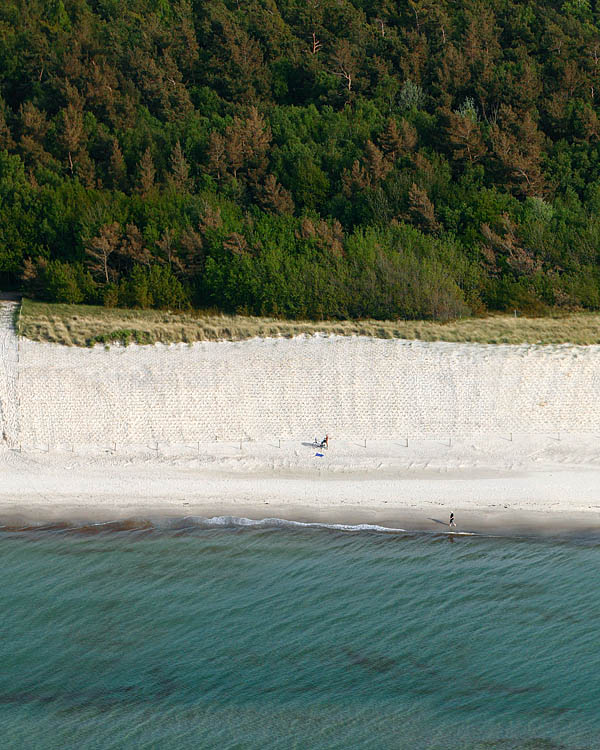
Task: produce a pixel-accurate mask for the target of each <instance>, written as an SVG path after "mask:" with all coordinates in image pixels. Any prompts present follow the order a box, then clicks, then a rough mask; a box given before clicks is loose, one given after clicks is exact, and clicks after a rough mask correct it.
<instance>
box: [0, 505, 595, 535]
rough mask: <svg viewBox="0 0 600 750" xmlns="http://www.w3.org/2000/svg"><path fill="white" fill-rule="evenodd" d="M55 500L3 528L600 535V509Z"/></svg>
mask: <svg viewBox="0 0 600 750" xmlns="http://www.w3.org/2000/svg"><path fill="white" fill-rule="evenodd" d="M48 511H49V509H48V507H47V506H46V507H44V506H36V505H29V506H27V507H20V508H18V507H13V508H12V509H11V510H10V511H8V510H7V508H6V507H5V506H4V504H3V506H2V508H1V509H0V531H4V532H15V533H21V532H25V531H36V530H38V529H39V530H44V529H48V530H63V529H64V530H72V531H77V530H78V529H85V530H88V531H89V527H92V526H97V527H99V528H98V531H102V530H103V529H102V528H101V527H102V526H107V527H112V526H114V527H115V528H114V529H111V528H107V530H116V531H123V530H128V531H134V530H144V529H148V528H153V529H164V530H167V529H172V530H181V529H183V528H186V527H194V526H198V527H206V528H209V527H212V528H219V527H221V528H233V527H236V528H242V527H248V528H251V527H253V526H256V527H260V528H276V527H280V526H281V527H285V526H289V527H291V528H293V527H294V525H295V524H298V527H299V528H301V527H305V528H316V529H318V528H321V529H324V530H326V529H332V530H344V531H349V532H351V531H356V532H361V531H366V532H369V531H371V532H380V533H385V532H387V533H398V534H412V533H414V534H432V535H454V534H456V535H457V536H461V535H463V536H464V535H469V536H471V535H473V536H499V537H535V538H543V537H569V536H577V537H579V536H584V537H585V536H589V537H594V538H600V512H577V513H571V512H565V511H553V512H550V513H548V512H544V511H537V512H536V511H523V510H517V511H514V512H513V511H508V512H507V511H504V512H502V511H489V510H481V511H473V510H466V511H462V510H460V509H459V510H457V511H456V517H457V527H456V528H454V529H450V528H449V527H448V525H447V522H446V521H443V520H442V518H445V517H446V509H443V513H439V512H438V513H435V512H428V511H425V510H419V509H413V510H410V511H409V510H399V511H398V512H394V511H391V512H390V511H381V510H380V509H377V508H364V507H352V506H350V507H346V508H344V509H340V508H339V507H324V508H321V509H315V508H314V507H308V506H301V505H285V506H282V505H279V506H278V505H271V504H268V505H263V506H251V505H244V506H239V505H234V506H232V505H225V504H222V505H197V504H190V505H189V506H185V507H183V508H182V511H183V512H181V513H179V514H176V513H175V512H174V511H175V508H174V507H173V505H148V506H145V507H140V506H139V505H135V506H129V505H127V504H123V505H121V506H118V507H112V508H111V509H110V511H109V509H108V508H103V509H102V510H100V509H99V508H98V507H97V506H96V507H88V508H87V509H86V510H85V511H84V510H83V508H82V506H81V505H71V504H67V503H65V504H62V503H61V504H57V505H54V506H53V507H52V510H51V512H48Z"/></svg>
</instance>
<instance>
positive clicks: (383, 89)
mask: <svg viewBox="0 0 600 750" xmlns="http://www.w3.org/2000/svg"><path fill="white" fill-rule="evenodd" d="M599 111H600V8H598V7H597V4H596V3H595V2H591V1H589V0H566V1H565V2H560V1H559V2H548V1H545V2H542V0H485V1H482V2H480V1H479V0H455V2H449V1H448V0H406V1H403V0H395V1H394V0H277V1H276V0H3V2H2V4H1V5H0V288H13V289H15V288H18V289H23V290H24V291H25V292H26V293H28V294H29V295H31V296H34V297H37V298H39V299H46V300H51V301H59V302H72V303H81V302H85V303H93V304H103V305H106V306H111V307H112V306H127V307H141V308H147V307H157V308H170V309H186V308H190V307H202V308H207V307H210V308H215V309H220V310H224V311H229V312H243V313H247V314H258V315H275V316H282V317H291V318H299V317H308V318H316V319H319V318H326V317H328V318H362V317H374V318H399V317H401V318H434V319H442V320H444V319H449V318H453V317H457V316H461V315H469V314H479V313H483V312H485V311H486V310H508V309H510V310H512V309H513V308H516V309H519V310H521V311H523V312H528V313H543V312H545V311H548V310H553V309H556V308H564V309H578V308H584V309H585V308H587V309H598V308H600V117H599V114H598V113H599Z"/></svg>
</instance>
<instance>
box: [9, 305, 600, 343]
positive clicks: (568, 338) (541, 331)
mask: <svg viewBox="0 0 600 750" xmlns="http://www.w3.org/2000/svg"><path fill="white" fill-rule="evenodd" d="M17 327H18V332H19V334H20V335H21V336H25V337H27V338H29V339H33V340H34V341H49V342H53V343H57V344H66V345H68V346H93V345H94V344H98V343H100V344H106V345H109V344H111V343H120V344H125V345H127V344H130V343H138V344H153V343H156V342H162V343H165V344H168V343H179V342H184V343H192V342H194V341H223V340H226V341H241V340H244V339H249V338H253V337H255V336H260V337H282V336H283V337H291V336H297V335H299V334H303V333H305V334H314V333H324V334H338V335H342V336H354V335H358V336H372V337H375V338H383V339H392V338H400V339H419V340H421V341H463V342H476V343H482V344H565V343H570V344H600V315H599V314H596V313H572V314H567V315H562V316H555V317H543V318H523V317H519V318H515V317H512V316H508V315H493V316H489V317H485V318H464V319H461V320H456V321H452V322H450V323H437V322H434V321H424V320H417V321H403V320H400V321H378V320H356V321H352V320H350V321H319V322H313V321H293V320H277V319H275V318H253V317H244V316H239V315H232V316H229V315H222V314H217V313H208V312H188V313H174V312H163V311H160V310H122V309H112V308H105V307H90V306H86V305H58V304H46V303H42V302H33V301H31V300H28V299H24V300H23V303H22V307H21V311H20V315H18V318H17Z"/></svg>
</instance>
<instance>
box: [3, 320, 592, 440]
mask: <svg viewBox="0 0 600 750" xmlns="http://www.w3.org/2000/svg"><path fill="white" fill-rule="evenodd" d="M11 335H12V336H13V337H14V334H11ZM8 340H9V344H8V345H6V347H5V348H6V352H7V353H6V354H3V359H4V358H6V362H7V366H6V367H5V368H4V370H7V371H8V370H10V367H13V366H12V365H11V366H10V367H9V366H8V357H9V354H10V353H11V352H12V351H13V349H12V347H13V344H12V338H11V337H10V336H9V337H8ZM11 356H12V354H11ZM14 368H17V371H16V372H17V376H18V377H17V378H15V377H13V376H12V375H11V372H14V371H15V370H14ZM4 370H3V376H2V377H3V378H4V381H3V382H4V383H5V385H3V386H2V388H3V390H2V391H0V393H5V395H4V397H3V399H4V400H3V403H5V402H6V403H8V404H9V406H8V407H6V406H5V407H4V412H3V413H4V414H5V416H3V424H4V425H5V426H4V430H5V431H6V432H7V434H8V435H9V437H10V439H12V440H14V441H17V442H22V444H23V445H24V446H25V445H34V446H35V445H61V444H111V443H112V442H114V441H116V442H119V443H121V444H122V443H131V444H137V443H144V442H148V441H156V440H159V441H166V442H170V443H173V444H175V443H182V442H186V441H195V440H214V439H215V437H218V438H219V439H228V440H236V439H239V438H242V437H244V438H249V439H259V438H261V437H264V436H279V437H286V436H294V437H297V436H305V437H306V436H308V437H311V438H312V437H313V432H314V431H315V430H318V429H324V430H327V431H329V433H330V434H333V435H336V436H338V437H341V436H361V437H381V438H387V437H395V436H398V437H399V436H405V435H416V436H418V435H436V434H438V435H439V434H446V435H447V434H454V435H457V436H460V435H469V434H471V433H487V432H490V433H492V432H493V433H497V432H501V431H504V432H544V431H548V430H558V431H560V430H562V431H586V430H593V429H595V428H596V427H597V426H598V424H599V423H600V347H598V346H589V347H574V346H554V347H541V346H504V345H503V346H493V345H479V344H451V343H441V342H440V343H425V342H415V341H400V340H379V339H370V338H359V337H337V336H331V337H324V336H314V337H298V338H294V339H254V340H250V341H244V342H236V343H232V342H224V343H212V342H211V343H208V342H205V343H197V344H194V345H192V346H188V345H183V344H181V345H172V346H164V345H156V346H149V347H139V346H130V347H127V348H122V347H113V348H111V349H110V350H106V349H104V348H102V347H96V348H94V349H78V348H70V347H61V346H57V345H53V344H41V343H35V342H31V341H28V340H24V339H23V340H21V342H20V360H19V362H18V364H16V363H15V365H14V367H13V370H11V371H10V372H9V373H8V375H6V374H4ZM10 383H13V384H14V386H10ZM15 386H16V387H17V389H18V392H17V393H15V392H14V390H13V391H12V392H11V391H10V387H13V388H14V387H15ZM15 409H16V414H15Z"/></svg>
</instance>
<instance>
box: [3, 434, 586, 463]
mask: <svg viewBox="0 0 600 750" xmlns="http://www.w3.org/2000/svg"><path fill="white" fill-rule="evenodd" d="M577 436H582V437H583V436H586V437H596V438H598V439H599V440H600V427H599V428H598V429H597V430H577V431H574V430H551V429H549V430H540V431H537V430H515V431H513V432H510V431H498V432H491V431H490V432H488V431H481V432H474V431H471V432H464V433H463V432H460V433H459V432H439V433H412V434H411V433H408V434H404V435H397V436H388V437H382V436H367V437H362V438H361V437H355V436H343V437H339V438H337V437H335V436H330V438H329V440H330V447H331V448H335V447H339V448H343V446H352V447H354V448H363V449H365V450H366V449H368V448H376V446H377V444H379V445H381V446H385V445H388V446H390V445H393V446H396V447H398V448H405V449H406V448H409V447H413V446H414V444H415V443H419V442H421V443H430V444H431V443H434V444H438V445H440V447H443V448H448V449H451V448H453V447H456V445H457V443H458V442H460V441H461V440H465V439H479V440H485V439H497V440H503V441H506V442H509V443H515V442H517V441H519V440H520V439H524V438H531V437H533V438H544V437H545V438H547V439H548V440H551V441H554V442H562V441H563V439H568V438H569V437H577ZM290 444H291V445H294V446H296V447H306V448H315V449H316V448H319V447H320V444H319V442H315V441H311V439H310V438H298V437H290V436H285V437H276V436H275V437H273V436H265V437H262V438H260V439H257V438H250V437H247V436H243V437H241V438H240V437H238V438H236V437H233V436H227V435H215V436H214V437H213V438H212V439H207V438H206V437H202V438H200V439H198V438H191V439H189V440H188V439H185V438H181V439H180V440H167V439H164V438H163V439H158V440H157V439H155V440H152V441H139V442H138V441H135V442H133V441H127V440H123V441H120V440H116V439H112V440H110V439H109V440H106V441H100V442H88V443H81V442H79V443H78V442H73V441H57V442H56V443H54V442H51V441H47V440H46V441H41V442H31V443H27V442H23V441H11V444H9V445H8V447H9V449H10V450H12V451H16V452H20V453H21V452H25V453H28V452H41V453H51V452H54V451H56V452H66V453H85V452H89V451H101V452H103V453H111V454H117V453H123V454H125V453H132V452H136V453H148V452H149V453H151V454H154V455H155V456H157V457H158V456H160V455H165V454H170V455H184V454H185V455H190V452H191V453H195V454H197V455H200V454H201V452H202V450H201V449H202V448H208V447H210V446H216V445H221V446H223V447H231V448H237V449H238V450H239V451H240V452H243V450H244V446H247V447H250V446H257V447H258V446H261V445H262V446H267V447H271V448H273V449H277V450H279V449H283V448H285V447H286V445H290ZM175 449H180V452H179V453H177V452H173V451H174V450H175Z"/></svg>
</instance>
